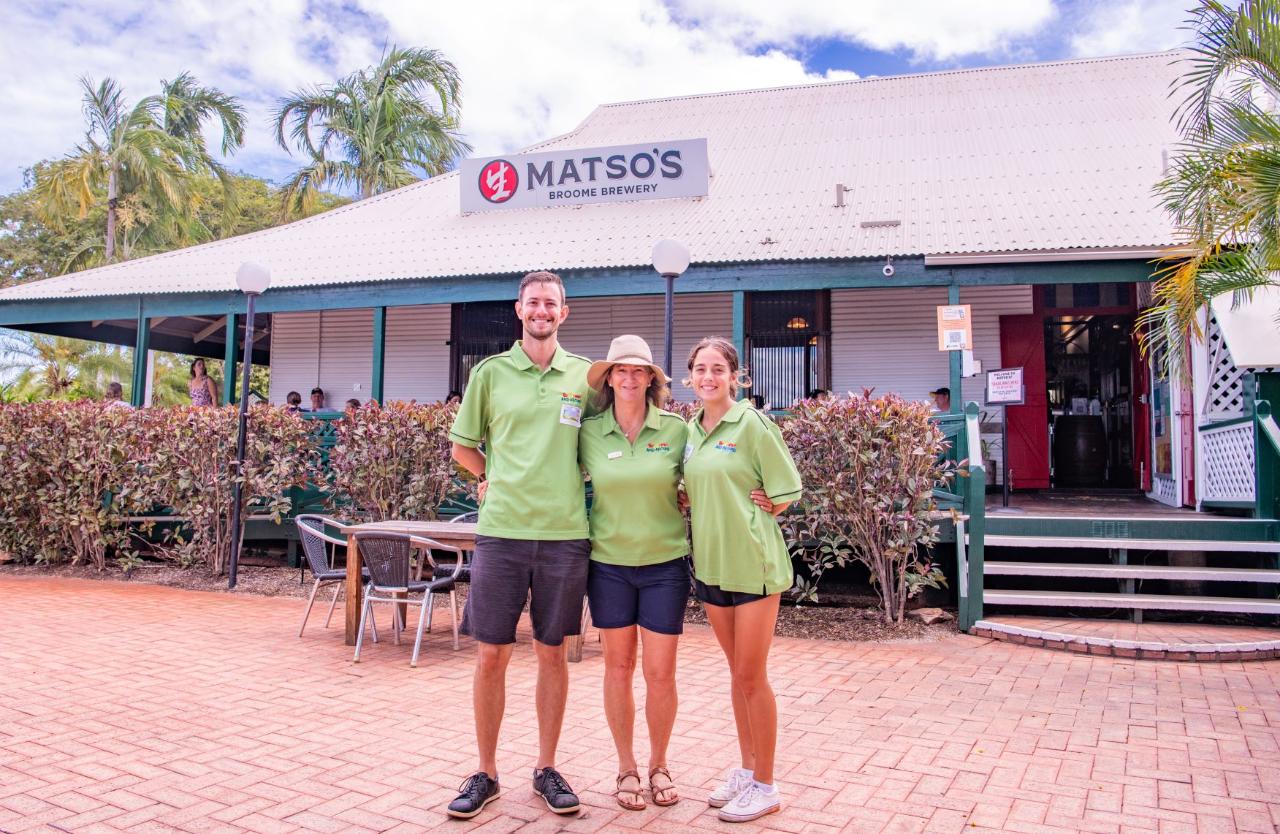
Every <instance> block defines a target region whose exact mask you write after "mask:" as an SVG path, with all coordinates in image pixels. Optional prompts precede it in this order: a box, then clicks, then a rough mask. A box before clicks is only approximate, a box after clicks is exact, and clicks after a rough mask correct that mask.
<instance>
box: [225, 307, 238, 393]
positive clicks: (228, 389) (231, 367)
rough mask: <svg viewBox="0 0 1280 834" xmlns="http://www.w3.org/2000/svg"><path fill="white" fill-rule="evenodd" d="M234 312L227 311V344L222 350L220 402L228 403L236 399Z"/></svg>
mask: <svg viewBox="0 0 1280 834" xmlns="http://www.w3.org/2000/svg"><path fill="white" fill-rule="evenodd" d="M238 318H239V316H237V315H236V314H235V313H227V346H226V348H225V349H224V350H223V351H222V402H223V403H224V404H226V405H230V404H231V403H233V402H235V400H236V348H237V347H238V344H237V342H236V320H237V319H238Z"/></svg>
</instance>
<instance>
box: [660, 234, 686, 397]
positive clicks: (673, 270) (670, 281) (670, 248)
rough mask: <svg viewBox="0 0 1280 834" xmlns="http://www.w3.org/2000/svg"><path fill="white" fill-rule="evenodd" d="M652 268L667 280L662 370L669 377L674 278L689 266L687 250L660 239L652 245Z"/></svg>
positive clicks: (679, 245) (675, 243) (673, 316)
mask: <svg viewBox="0 0 1280 834" xmlns="http://www.w3.org/2000/svg"><path fill="white" fill-rule="evenodd" d="M653 268H654V269H655V270H657V272H658V274H659V275H661V276H662V277H663V278H665V279H666V282H667V296H666V300H667V304H666V322H667V334H666V352H665V353H664V354H663V360H662V370H663V371H664V372H665V373H666V375H667V378H668V379H670V378H671V330H672V325H673V322H674V318H675V315H674V309H673V307H674V302H673V298H672V294H673V293H674V291H675V284H676V279H677V278H679V277H680V275H681V274H682V273H683V272H684V271H685V270H686V269H688V268H689V250H688V248H687V247H686V246H685V245H684V244H683V243H680V242H679V241H675V240H660V241H658V242H657V243H656V244H654V247H653Z"/></svg>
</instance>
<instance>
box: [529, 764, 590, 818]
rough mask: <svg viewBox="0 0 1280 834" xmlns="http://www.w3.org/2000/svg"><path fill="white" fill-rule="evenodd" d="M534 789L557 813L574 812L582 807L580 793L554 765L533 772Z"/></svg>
mask: <svg viewBox="0 0 1280 834" xmlns="http://www.w3.org/2000/svg"><path fill="white" fill-rule="evenodd" d="M533 790H534V792H535V793H536V794H538V796H541V797H542V801H543V802H545V803H547V807H548V808H550V809H551V810H552V811H554V812H555V813H557V814H574V813H577V812H578V811H580V810H581V809H582V804H581V803H579V802H578V795H577V794H576V793H574V792H573V788H571V787H569V783H568V782H566V781H565V780H564V777H563V776H561V775H560V773H559V772H558V771H557V770H556V769H555V768H554V767H544V768H543V769H542V770H535V771H534V772H533Z"/></svg>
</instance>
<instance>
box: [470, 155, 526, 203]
mask: <svg viewBox="0 0 1280 834" xmlns="http://www.w3.org/2000/svg"><path fill="white" fill-rule="evenodd" d="M519 184H520V177H519V176H518V175H517V174H516V169H515V167H514V166H513V165H512V164H511V163H510V162H507V161H506V160H505V159H495V160H494V161H493V162H490V163H489V164H488V165H486V166H484V167H483V168H481V169H480V196H482V197H484V198H485V199H486V200H488V201H489V202H491V203H505V202H506V201H507V200H510V199H511V198H512V197H514V196H515V193H516V186H518V185H519Z"/></svg>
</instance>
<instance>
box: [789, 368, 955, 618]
mask: <svg viewBox="0 0 1280 834" xmlns="http://www.w3.org/2000/svg"><path fill="white" fill-rule="evenodd" d="M930 414H931V408H930V407H929V405H928V404H926V403H916V402H910V401H907V400H905V399H903V398H902V397H900V396H898V395H896V394H888V395H885V396H883V397H874V398H873V397H872V396H871V392H870V391H869V390H866V391H863V393H862V394H861V395H860V396H852V395H851V396H848V397H834V398H829V399H823V400H801V401H799V402H797V403H796V404H795V405H794V406H792V408H791V409H790V415H789V416H788V417H787V419H785V420H783V421H782V423H781V428H782V434H783V437H784V438H786V441H787V445H788V447H790V449H791V454H792V457H793V458H794V459H795V462H796V466H797V468H798V469H799V470H800V477H801V479H802V480H803V482H804V495H803V497H802V498H801V500H800V501H799V502H798V504H797V506H796V507H795V508H793V509H792V510H789V511H788V512H787V513H786V514H784V515H783V516H782V518H781V519H780V521H781V522H782V525H783V530H784V533H785V534H786V536H787V539H788V541H789V542H791V543H792V550H793V552H795V553H798V554H800V555H801V556H802V558H803V560H804V562H805V565H806V566H807V568H808V571H809V576H808V577H804V576H797V578H796V586H795V588H794V589H793V593H795V595H796V596H798V597H800V598H802V599H811V600H816V599H817V586H818V583H819V581H820V580H821V578H822V574H823V572H824V571H826V570H827V569H828V568H830V567H833V566H843V565H845V564H846V563H847V562H848V561H849V560H850V559H856V560H857V561H859V562H861V563H862V564H864V565H866V567H867V569H868V570H869V571H870V574H871V582H872V584H873V586H874V587H875V589H876V592H877V594H878V595H879V597H880V601H881V606H882V609H883V611H884V616H885V620H886V621H887V622H899V623H900V622H902V617H903V614H904V613H905V608H906V601H907V599H908V598H910V597H912V596H914V595H915V594H916V593H918V592H919V591H920V590H921V589H923V588H924V587H939V586H941V585H942V584H944V583H945V579H944V577H943V574H942V571H941V569H940V568H939V567H938V566H937V565H936V564H934V563H933V562H932V561H931V560H930V558H929V554H930V552H931V551H930V550H929V548H930V547H931V546H932V545H933V544H934V543H935V542H937V541H938V538H939V527H938V524H937V523H936V520H935V519H934V518H932V517H931V514H932V513H933V512H934V511H935V510H936V509H937V504H936V502H935V501H934V499H933V489H934V486H935V485H940V484H946V483H948V482H950V480H951V479H952V478H953V477H955V471H956V464H955V463H953V462H948V461H945V460H943V459H942V453H943V451H945V449H946V447H947V444H946V441H945V440H944V439H943V436H942V431H941V430H940V429H938V427H937V426H935V425H933V424H932V423H930V422H929V416H930Z"/></svg>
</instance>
